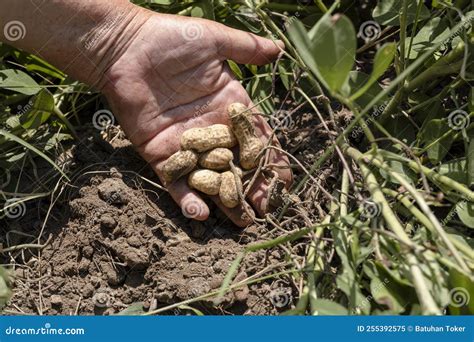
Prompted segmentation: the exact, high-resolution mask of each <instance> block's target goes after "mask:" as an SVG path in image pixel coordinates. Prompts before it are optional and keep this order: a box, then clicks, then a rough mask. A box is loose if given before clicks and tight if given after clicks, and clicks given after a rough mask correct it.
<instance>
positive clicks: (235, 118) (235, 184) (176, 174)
mask: <svg viewBox="0 0 474 342" xmlns="http://www.w3.org/2000/svg"><path fill="white" fill-rule="evenodd" d="M228 115H229V119H230V123H231V127H229V126H227V125H222V124H217V125H211V126H208V127H205V128H191V129H189V130H187V131H185V132H184V133H183V135H182V136H181V150H180V151H178V152H176V153H175V154H173V155H172V156H171V157H169V158H168V159H167V160H166V162H165V163H164V165H163V167H162V175H163V180H164V181H165V183H166V184H167V185H169V184H172V183H173V182H175V181H176V180H178V179H180V178H181V177H184V176H186V175H189V176H188V184H189V186H190V187H191V188H192V189H196V190H198V191H200V192H202V193H204V194H206V195H210V196H214V195H219V198H220V200H221V201H222V204H223V205H225V206H226V207H227V208H235V207H236V206H238V205H239V203H240V202H241V198H240V196H239V194H241V193H242V175H243V172H242V170H241V169H240V168H239V167H238V166H234V164H233V160H234V154H233V152H232V150H231V148H233V147H235V146H236V145H237V144H238V145H239V150H240V153H239V154H240V155H239V166H240V167H241V168H242V169H244V170H251V169H254V168H255V167H256V166H257V165H258V163H259V159H260V157H261V152H262V150H263V149H264V145H263V143H262V141H261V140H260V139H259V138H258V137H257V135H256V134H255V126H254V123H253V119H252V113H251V112H250V110H249V109H248V108H247V106H245V105H243V104H241V103H233V104H231V105H230V106H229V108H228Z"/></svg>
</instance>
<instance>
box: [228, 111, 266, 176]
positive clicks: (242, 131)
mask: <svg viewBox="0 0 474 342" xmlns="http://www.w3.org/2000/svg"><path fill="white" fill-rule="evenodd" d="M228 114H229V117H230V121H231V124H232V130H233V131H234V134H235V136H236V137H237V140H238V141H239V145H240V165H241V166H242V167H243V168H244V169H246V170H250V169H253V168H255V167H256V166H257V165H258V162H259V160H260V158H259V157H261V156H260V153H261V151H262V150H263V148H264V145H263V142H262V141H261V140H260V139H259V138H258V137H257V135H256V134H255V125H254V123H253V119H252V113H250V111H249V110H248V108H247V107H246V106H245V105H244V104H242V103H233V104H231V105H230V106H229V108H228Z"/></svg>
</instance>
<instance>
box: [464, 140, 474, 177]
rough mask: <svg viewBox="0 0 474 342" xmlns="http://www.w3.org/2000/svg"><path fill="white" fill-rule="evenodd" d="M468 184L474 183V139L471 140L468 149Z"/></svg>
mask: <svg viewBox="0 0 474 342" xmlns="http://www.w3.org/2000/svg"><path fill="white" fill-rule="evenodd" d="M466 157H467V161H468V163H467V185H468V186H472V185H474V139H471V140H470V141H469V146H468V149H467V155H466Z"/></svg>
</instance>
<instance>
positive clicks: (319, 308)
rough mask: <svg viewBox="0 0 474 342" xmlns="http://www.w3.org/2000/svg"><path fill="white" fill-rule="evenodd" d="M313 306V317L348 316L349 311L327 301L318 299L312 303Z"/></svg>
mask: <svg viewBox="0 0 474 342" xmlns="http://www.w3.org/2000/svg"><path fill="white" fill-rule="evenodd" d="M314 304H315V307H316V312H313V313H312V314H313V315H320V316H347V315H348V314H349V311H348V310H347V309H346V308H345V307H343V306H342V305H341V304H338V303H336V302H333V301H331V300H329V299H321V298H318V299H316V300H315V301H314Z"/></svg>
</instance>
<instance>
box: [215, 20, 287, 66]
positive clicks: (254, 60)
mask: <svg viewBox="0 0 474 342" xmlns="http://www.w3.org/2000/svg"><path fill="white" fill-rule="evenodd" d="M219 29H220V35H219V36H218V39H217V44H218V45H219V46H218V51H219V54H220V55H221V56H222V57H223V58H225V59H231V60H233V61H235V62H237V63H240V64H255V65H264V64H268V63H270V62H272V61H274V60H275V59H276V58H277V57H278V55H279V53H280V51H281V49H284V48H285V45H284V44H283V42H282V41H276V42H273V41H272V40H270V39H266V38H262V37H259V36H257V35H255V34H252V33H248V32H244V31H240V30H235V29H232V28H230V27H227V26H225V25H221V27H219Z"/></svg>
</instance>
